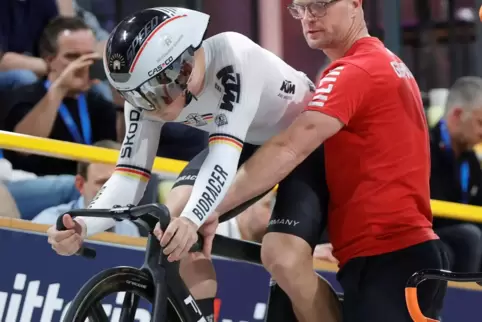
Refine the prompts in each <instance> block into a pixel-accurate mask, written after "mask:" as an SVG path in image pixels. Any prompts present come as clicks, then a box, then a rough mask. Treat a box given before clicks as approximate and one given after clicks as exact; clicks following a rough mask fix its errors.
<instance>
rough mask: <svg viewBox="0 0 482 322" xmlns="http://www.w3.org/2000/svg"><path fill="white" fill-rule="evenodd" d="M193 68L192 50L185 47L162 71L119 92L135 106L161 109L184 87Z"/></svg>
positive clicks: (152, 109) (177, 95) (179, 93)
mask: <svg viewBox="0 0 482 322" xmlns="http://www.w3.org/2000/svg"><path fill="white" fill-rule="evenodd" d="M193 68H194V51H193V50H192V48H189V49H187V50H186V51H185V52H183V53H182V54H181V55H180V56H179V57H178V58H177V59H175V60H174V61H173V62H172V63H171V64H170V65H169V66H167V67H166V68H165V69H164V70H163V71H162V72H160V73H158V74H156V75H155V76H153V77H152V78H150V79H148V80H147V81H146V82H144V83H143V84H141V85H140V86H139V87H137V88H136V89H133V90H130V91H121V92H120V94H121V95H122V96H123V97H124V98H125V99H126V101H128V102H129V103H130V104H132V105H133V106H135V107H139V108H142V109H145V110H148V111H154V110H162V109H164V108H165V107H167V106H168V105H169V104H171V103H172V102H173V101H174V100H175V99H176V98H178V97H179V96H180V95H181V94H182V93H183V92H184V91H185V90H186V89H187V82H188V80H189V77H190V76H191V72H192V70H193Z"/></svg>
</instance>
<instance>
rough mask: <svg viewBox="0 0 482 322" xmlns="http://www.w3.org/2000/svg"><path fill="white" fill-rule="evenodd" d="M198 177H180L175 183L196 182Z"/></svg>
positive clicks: (193, 175) (192, 175)
mask: <svg viewBox="0 0 482 322" xmlns="http://www.w3.org/2000/svg"><path fill="white" fill-rule="evenodd" d="M196 179H197V175H196V174H186V175H184V176H180V177H178V178H177V179H176V182H175V183H178V182H181V181H196Z"/></svg>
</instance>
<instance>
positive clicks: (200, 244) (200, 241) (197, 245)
mask: <svg viewBox="0 0 482 322" xmlns="http://www.w3.org/2000/svg"><path fill="white" fill-rule="evenodd" d="M197 237H198V238H197V242H196V243H195V244H194V245H192V247H191V249H190V250H189V252H191V253H195V252H202V250H203V246H204V236H203V235H201V234H200V233H197Z"/></svg>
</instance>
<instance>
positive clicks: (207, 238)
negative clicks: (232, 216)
mask: <svg viewBox="0 0 482 322" xmlns="http://www.w3.org/2000/svg"><path fill="white" fill-rule="evenodd" d="M218 225H219V220H218V217H217V216H216V215H214V214H213V215H211V216H210V217H209V218H208V220H206V222H205V223H204V224H203V225H202V226H201V227H200V228H199V233H200V234H201V235H203V237H204V242H203V254H204V256H206V258H208V259H210V258H211V251H212V249H213V240H214V235H216V229H218Z"/></svg>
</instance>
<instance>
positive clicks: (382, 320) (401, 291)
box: [337, 240, 449, 322]
mask: <svg viewBox="0 0 482 322" xmlns="http://www.w3.org/2000/svg"><path fill="white" fill-rule="evenodd" d="M448 267H449V263H448V259H447V254H446V252H445V248H444V245H443V244H442V242H441V241H440V240H432V241H428V242H424V243H421V244H418V245H415V246H411V247H408V248H405V249H402V250H398V251H395V252H391V253H387V254H382V255H377V256H369V257H357V258H354V259H352V260H350V261H348V263H346V264H345V266H343V267H342V269H341V270H340V271H339V272H338V274H337V279H338V281H339V282H340V284H341V286H342V287H343V291H344V293H345V294H344V301H343V322H365V321H370V322H387V321H390V322H412V319H411V318H410V315H409V313H408V309H407V305H406V302H405V285H406V283H407V281H408V279H409V277H410V276H412V274H413V273H415V272H417V271H419V270H422V269H427V268H434V269H448ZM446 290H447V283H446V282H442V281H436V280H428V281H425V282H423V283H421V284H420V285H419V286H418V292H417V293H418V301H419V305H420V308H421V310H422V312H423V313H424V314H425V316H427V317H430V318H432V319H438V318H439V315H440V313H441V310H442V306H443V299H444V296H445V292H446Z"/></svg>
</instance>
